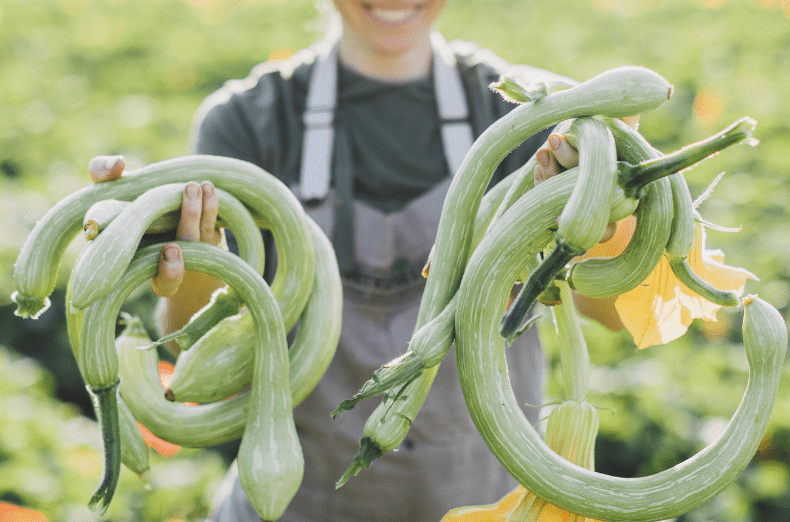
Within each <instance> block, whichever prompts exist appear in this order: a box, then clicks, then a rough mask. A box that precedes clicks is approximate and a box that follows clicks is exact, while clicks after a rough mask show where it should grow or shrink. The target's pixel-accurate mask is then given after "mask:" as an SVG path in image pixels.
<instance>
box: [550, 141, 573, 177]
mask: <svg viewBox="0 0 790 522" xmlns="http://www.w3.org/2000/svg"><path fill="white" fill-rule="evenodd" d="M549 148H550V149H551V153H552V154H553V155H554V159H555V160H556V161H557V163H559V164H560V165H561V166H562V167H564V168H566V169H572V168H573V167H576V166H578V165H579V152H578V151H577V150H576V149H574V148H573V147H571V146H570V144H569V143H568V140H566V139H565V136H563V135H562V134H551V135H550V136H549Z"/></svg>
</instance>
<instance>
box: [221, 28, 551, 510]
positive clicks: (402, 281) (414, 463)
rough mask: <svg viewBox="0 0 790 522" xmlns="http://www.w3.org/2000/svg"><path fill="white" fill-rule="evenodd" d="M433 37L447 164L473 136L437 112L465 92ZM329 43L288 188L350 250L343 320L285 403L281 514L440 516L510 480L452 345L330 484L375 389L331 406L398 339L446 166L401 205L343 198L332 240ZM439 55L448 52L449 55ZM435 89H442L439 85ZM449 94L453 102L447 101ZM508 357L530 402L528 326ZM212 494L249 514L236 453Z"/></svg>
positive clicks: (400, 349)
mask: <svg viewBox="0 0 790 522" xmlns="http://www.w3.org/2000/svg"><path fill="white" fill-rule="evenodd" d="M432 41H433V43H434V57H435V59H434V77H435V86H436V92H437V104H438V105H439V110H440V118H442V120H443V121H449V122H450V123H449V125H450V127H449V128H451V129H452V130H450V131H444V130H443V135H445V136H448V138H445V139H444V142H445V156H446V157H447V160H448V166H449V168H450V170H451V173H454V172H455V170H454V169H457V166H458V165H460V162H461V161H462V160H463V157H464V155H465V154H466V151H467V150H468V148H469V146H471V143H472V134H471V127H470V126H469V123H468V117H467V116H464V117H463V121H461V120H459V119H457V118H454V119H451V118H449V117H447V113H450V114H455V115H458V114H459V113H466V112H467V109H466V101H465V97H464V96H463V89H462V88H461V83H460V75H459V74H458V72H457V69H456V67H455V66H454V57H452V52H451V51H450V50H449V47H448V46H447V44H446V43H444V42H443V40H441V38H440V37H438V36H436V35H434V36H433V37H432ZM335 49H336V47H332V48H331V50H330V51H329V52H327V53H326V54H324V55H323V57H319V59H318V60H319V61H318V62H317V64H316V65H315V69H314V73H313V75H314V76H313V78H311V83H310V85H311V89H309V90H308V100H310V99H311V96H314V97H313V102H315V103H316V104H315V105H314V106H313V107H314V109H309V110H308V114H307V115H306V117H305V121H306V122H307V121H308V120H310V121H311V122H312V123H313V124H315V125H314V126H313V127H311V126H310V125H306V133H305V148H304V154H303V158H304V159H303V161H306V163H303V165H304V166H303V170H302V179H301V182H300V184H299V186H296V187H293V191H294V193H295V194H296V195H297V197H298V198H299V199H300V201H302V203H303V205H304V207H305V212H306V213H307V214H308V215H309V216H310V217H312V218H313V219H314V220H315V221H316V223H318V225H319V226H320V227H321V228H322V230H323V231H324V233H325V234H326V235H327V237H329V238H332V239H333V244H335V249H336V250H338V249H340V248H348V249H349V250H350V254H351V255H350V256H349V257H350V258H352V260H353V267H354V268H353V270H352V271H351V272H347V273H345V274H344V275H343V292H344V295H343V298H344V299H343V301H344V302H343V307H344V308H343V326H342V330H341V335H340V340H339V343H338V349H337V353H336V355H335V357H334V359H333V360H332V363H331V364H330V366H329V368H328V370H327V372H326V374H325V375H324V377H323V378H322V379H321V381H320V382H319V383H318V385H317V387H316V389H315V390H314V391H313V392H312V393H311V394H310V395H309V396H308V397H307V398H306V399H305V401H304V402H303V403H302V404H300V405H299V406H298V407H297V408H296V409H295V410H294V418H295V421H296V426H297V431H298V433H299V435H300V440H301V444H302V449H303V453H304V457H305V475H304V480H303V482H302V485H301V487H300V489H299V491H298V492H297V494H296V496H295V497H294V499H293V501H292V502H291V504H290V506H289V508H288V510H287V511H286V513H285V514H284V515H283V517H282V518H281V519H280V520H281V521H283V522H317V521H322V522H330V521H331V522H341V521H342V522H352V521H353V522H360V521H366V522H373V521H387V522H389V521H398V522H401V521H402V522H432V521H438V520H439V519H440V518H441V517H442V516H443V515H444V514H445V513H446V512H447V511H448V510H450V509H452V508H454V507H458V506H462V505H470V504H484V503H491V502H494V501H496V500H497V499H499V498H500V497H502V496H503V495H504V494H505V493H507V492H508V491H510V489H512V488H513V487H514V486H515V481H514V480H513V479H512V477H510V475H509V474H508V473H507V471H506V470H505V469H504V468H503V467H502V465H501V464H500V463H499V461H498V460H497V459H496V458H495V457H494V456H493V454H492V453H491V452H490V450H489V449H488V447H487V446H486V445H485V443H484V442H483V440H482V438H481V437H480V435H479V433H478V432H477V429H476V428H475V426H474V424H473V422H472V420H471V417H470V415H469V412H468V411H467V408H466V404H465V402H464V398H463V394H462V391H461V386H460V383H459V377H458V370H457V368H456V365H455V351H454V349H453V350H451V352H450V353H449V354H448V355H447V357H446V358H445V360H444V362H443V363H442V365H441V366H440V368H439V372H438V375H437V376H436V379H435V380H434V383H433V385H432V387H431V391H430V392H429V394H428V397H427V399H426V401H425V403H424V404H423V407H422V408H421V410H420V413H419V415H418V416H417V418H416V419H415V421H414V423H413V425H412V427H411V429H410V430H409V433H408V435H407V437H406V439H405V440H404V441H403V442H402V443H401V445H400V447H399V448H398V449H397V450H395V451H390V452H388V453H386V454H385V455H384V456H383V457H382V458H380V459H377V460H375V461H374V462H373V464H372V466H371V468H370V469H367V470H362V471H361V472H360V473H359V475H357V476H356V477H353V478H351V479H350V480H349V481H348V482H347V483H346V484H345V485H344V486H343V487H342V488H340V489H335V486H334V484H335V482H336V481H337V480H338V479H339V478H340V477H341V476H342V474H343V473H344V471H345V470H346V468H347V467H348V465H349V464H350V463H351V461H352V460H353V458H354V456H355V455H356V453H357V451H358V450H359V439H360V438H361V437H362V435H363V430H364V424H365V421H366V420H367V418H368V417H369V415H370V414H371V413H372V411H373V410H374V409H375V407H376V406H377V405H378V404H379V402H380V400H381V399H380V398H374V399H368V400H364V401H360V402H359V403H357V405H356V406H355V408H354V409H353V410H351V411H349V412H346V413H345V414H343V416H342V417H338V418H336V419H332V418H331V417H330V416H329V413H330V412H331V411H332V410H334V409H335V408H336V407H337V405H338V404H339V403H340V402H341V401H342V400H343V399H348V398H350V397H351V396H352V395H353V394H354V393H356V391H358V390H359V388H360V387H361V386H362V384H363V383H364V382H365V381H366V380H367V379H368V378H369V377H370V375H371V374H372V373H373V371H374V370H376V369H378V368H379V367H380V366H381V365H382V364H383V363H385V362H387V361H389V360H391V359H393V358H395V357H398V356H400V355H402V354H403V353H404V352H405V351H406V350H407V349H408V343H409V341H410V339H411V336H412V334H413V330H414V326H415V323H416V320H417V313H418V310H419V306H420V299H421V296H422V291H423V288H424V285H425V282H424V279H423V278H422V275H421V270H422V268H423V266H424V264H425V262H426V260H427V258H428V253H429V252H430V249H431V247H432V246H433V243H434V239H435V236H436V230H437V228H438V225H439V218H440V215H441V209H442V204H443V202H444V198H445V196H446V194H447V190H448V188H449V186H450V182H451V177H449V176H448V178H447V179H446V180H445V181H444V182H441V183H439V184H438V185H436V186H435V187H434V188H433V189H431V190H429V191H428V192H426V193H425V194H423V195H422V196H420V197H418V198H416V199H414V200H413V201H411V202H410V203H409V204H408V205H407V206H406V207H405V208H403V209H402V210H400V211H397V212H392V213H384V212H380V211H378V210H377V209H374V208H372V207H370V206H368V205H366V204H364V203H361V202H359V201H353V202H352V205H353V214H352V219H353V227H354V236H353V237H354V241H353V243H352V245H347V244H346V245H337V244H336V242H335V239H336V238H337V237H338V235H337V232H338V230H337V228H338V226H339V225H338V221H339V218H338V212H337V209H338V208H339V207H342V205H343V204H348V202H344V201H339V200H340V199H341V198H339V197H338V196H337V194H336V193H335V191H333V190H332V189H330V188H329V176H328V168H329V165H331V164H332V161H331V153H330V151H332V150H333V146H332V140H333V136H334V134H333V132H332V130H331V121H333V114H334V100H336V90H337V82H336V63H337V57H336V54H335V53H336V50H335ZM448 54H449V56H450V57H452V60H453V61H452V62H450V61H448V60H449V59H448ZM437 62H441V63H438V64H437ZM333 65H334V70H335V73H334V74H335V77H334V78H332V77H326V76H325V77H324V78H323V79H322V78H321V77H320V75H322V74H324V75H326V74H329V75H330V76H331V74H332V70H333ZM322 71H323V72H322ZM326 71H329V73H327V72H326ZM448 75H449V76H450V77H451V79H450V80H448V79H447V76H448ZM437 76H444V79H441V78H437ZM448 84H455V85H456V87H457V90H456V91H455V92H456V94H455V95H456V96H457V93H458V90H460V93H461V97H460V101H459V98H457V97H456V98H454V101H453V103H449V102H448V101H447V100H446V99H444V101H442V100H443V96H442V92H443V91H442V89H441V88H440V85H445V86H446V85H448ZM326 86H330V87H331V89H333V90H328V89H326V88H325V87H326ZM315 89H319V90H320V91H321V92H323V96H318V95H315V93H316V90H315ZM450 90H452V89H450ZM444 92H445V96H446V89H445V91H444ZM327 98H329V100H328V101H327ZM459 103H460V104H462V105H463V110H459V109H458V107H455V105H458V104H459ZM443 104H444V109H443V108H442V107H443ZM308 106H309V102H308ZM315 107H318V109H315ZM443 110H444V111H445V114H444V115H443V114H442V111H443ZM316 115H318V116H316ZM443 128H444V127H443ZM311 132H312V133H313V135H312V137H310V134H311ZM464 136H466V137H464ZM448 141H449V142H450V143H449V144H448ZM311 143H312V144H311ZM310 150H312V151H313V152H310ZM316 151H323V152H316ZM324 154H327V155H329V156H330V158H327V157H326V156H324ZM450 156H453V157H452V158H451V157H450ZM335 166H336V167H337V162H335ZM322 171H323V172H322ZM346 219H348V218H347V217H346ZM338 257H340V253H338ZM506 297H507V296H503V299H504V298H506ZM508 364H509V371H510V372H511V375H514V376H515V377H514V379H513V380H514V392H515V393H516V397H517V398H518V399H519V400H520V401H522V402H524V403H529V404H539V403H540V401H541V386H542V378H541V376H542V373H543V368H544V361H543V356H542V352H541V350H540V348H539V345H538V343H537V335H536V331H535V329H534V328H533V329H531V330H530V331H528V332H527V333H525V334H524V335H522V336H521V337H520V338H519V339H518V340H517V342H516V344H515V345H514V346H512V347H510V348H509V352H508ZM527 413H528V415H529V417H530V420H531V421H532V422H533V423H535V422H537V416H538V410H537V409H534V408H533V409H530V410H528V411H527ZM218 495H219V497H220V498H222V497H224V500H223V501H222V503H221V505H220V508H219V511H218V512H217V513H216V515H215V517H216V518H214V519H213V520H216V521H218V522H219V521H231V520H234V521H237V520H244V521H246V520H251V521H253V520H259V518H258V517H257V514H256V513H255V511H254V510H253V509H252V507H251V505H250V504H249V501H248V500H247V499H246V497H245V495H244V492H243V490H242V489H241V486H240V484H239V482H238V476H237V471H236V467H235V463H234V466H233V467H232V468H231V470H230V471H229V474H228V477H227V479H226V483H225V488H224V489H222V490H221V491H220V492H218Z"/></svg>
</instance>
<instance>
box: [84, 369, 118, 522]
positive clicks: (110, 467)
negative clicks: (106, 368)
mask: <svg viewBox="0 0 790 522" xmlns="http://www.w3.org/2000/svg"><path fill="white" fill-rule="evenodd" d="M119 383H120V380H119V379H116V380H115V382H114V383H113V384H111V385H109V386H107V387H105V388H99V389H95V388H93V387H91V386H86V388H88V392H89V393H90V396H91V400H92V401H93V407H94V408H95V410H96V418H97V419H98V421H99V425H100V426H101V435H102V443H103V445H104V472H103V474H102V477H101V482H100V483H99V486H98V487H97V488H96V491H94V493H93V496H92V497H91V499H90V502H88V507H90V509H91V510H93V511H95V512H96V513H99V514H104V512H105V511H107V507H108V506H109V505H110V502H111V501H112V497H113V495H114V494H115V488H116V486H117V485H118V478H119V477H120V474H121V428H120V418H119V414H118V395H117V393H118V384H119Z"/></svg>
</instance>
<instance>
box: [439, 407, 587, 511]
mask: <svg viewBox="0 0 790 522" xmlns="http://www.w3.org/2000/svg"><path fill="white" fill-rule="evenodd" d="M597 436H598V411H597V410H596V409H595V407H593V406H591V405H590V404H588V403H586V402H577V401H565V402H563V403H562V404H560V405H559V406H557V407H556V408H554V409H553V410H552V411H551V413H550V414H549V420H548V425H547V426H546V437H545V440H546V444H548V446H549V447H550V448H551V449H552V450H554V451H555V452H556V453H557V454H559V455H560V456H561V457H563V458H565V459H566V460H569V461H570V462H572V463H574V464H576V465H577V466H581V467H584V468H586V469H589V470H592V469H593V468H594V467H595V466H594V464H595V462H594V461H595V458H594V450H595V439H596V437H597ZM524 520H530V521H534V522H596V521H595V520H593V519H591V518H585V517H581V516H578V515H575V514H573V513H570V512H568V511H566V510H564V509H561V508H559V507H557V506H555V505H553V504H550V503H548V502H546V501H545V500H544V499H542V498H540V497H538V496H537V495H535V494H534V493H532V492H531V491H529V490H528V489H526V488H525V487H524V486H520V485H519V486H518V487H516V488H515V489H514V490H512V491H511V492H510V493H508V494H507V495H505V496H504V497H502V498H501V499H500V500H499V501H497V502H495V503H493V504H488V505H484V506H468V507H459V508H455V509H452V510H450V511H448V512H447V514H446V515H445V516H444V517H442V520H441V522H516V521H518V522H521V521H524Z"/></svg>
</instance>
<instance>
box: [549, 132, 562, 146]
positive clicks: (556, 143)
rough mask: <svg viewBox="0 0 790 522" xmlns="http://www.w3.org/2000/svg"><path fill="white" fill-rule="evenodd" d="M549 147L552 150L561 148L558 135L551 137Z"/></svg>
mask: <svg viewBox="0 0 790 522" xmlns="http://www.w3.org/2000/svg"><path fill="white" fill-rule="evenodd" d="M549 147H551V150H557V149H559V148H560V137H559V136H557V135H556V134H552V135H550V136H549Z"/></svg>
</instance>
